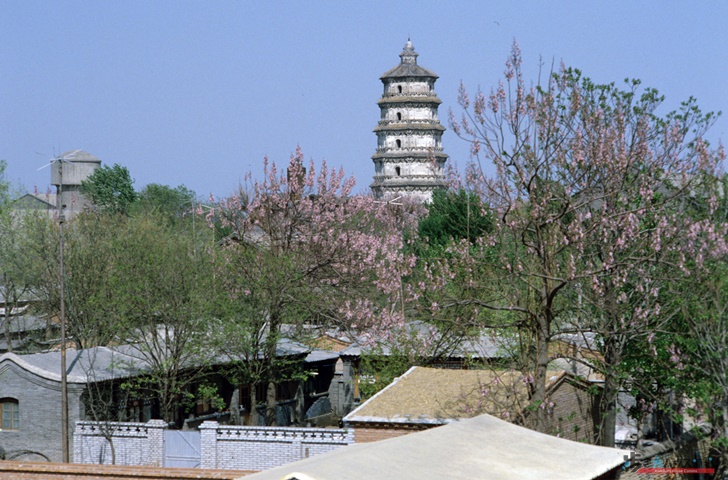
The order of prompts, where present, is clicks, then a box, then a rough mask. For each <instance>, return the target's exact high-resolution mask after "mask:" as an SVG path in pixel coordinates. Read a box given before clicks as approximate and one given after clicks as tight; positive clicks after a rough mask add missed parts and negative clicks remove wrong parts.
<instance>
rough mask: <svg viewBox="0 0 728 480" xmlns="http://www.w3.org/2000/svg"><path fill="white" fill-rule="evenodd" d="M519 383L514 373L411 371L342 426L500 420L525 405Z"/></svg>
mask: <svg viewBox="0 0 728 480" xmlns="http://www.w3.org/2000/svg"><path fill="white" fill-rule="evenodd" d="M522 378H523V376H522V374H521V373H520V372H516V371H495V370H452V369H439V368H425V367H412V368H410V369H409V370H408V371H407V372H406V373H405V374H404V375H402V376H401V377H399V378H397V379H395V380H394V381H393V382H392V383H390V384H389V385H388V386H387V387H386V388H384V389H383V390H382V391H380V392H379V393H377V394H376V395H375V396H373V397H372V398H370V399H369V400H367V401H366V402H364V403H363V404H362V405H360V406H359V407H358V408H357V409H355V410H353V411H352V412H351V413H349V415H347V416H346V417H344V422H349V423H357V422H367V423H369V422H373V423H380V422H382V423H385V422H386V423H407V424H443V423H449V422H452V421H453V420H456V419H460V418H470V417H473V416H475V415H478V414H480V413H483V412H487V413H490V414H492V415H497V416H501V415H503V414H504V413H505V412H509V411H512V410H513V408H514V406H515V407H516V408H517V410H518V411H521V410H522V409H523V408H524V407H525V406H526V405H527V404H528V390H527V388H526V384H525V383H524V382H523V380H522Z"/></svg>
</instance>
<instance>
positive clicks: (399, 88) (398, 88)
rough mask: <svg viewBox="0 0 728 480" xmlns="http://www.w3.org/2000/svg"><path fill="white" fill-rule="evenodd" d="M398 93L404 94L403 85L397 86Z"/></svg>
mask: <svg viewBox="0 0 728 480" xmlns="http://www.w3.org/2000/svg"><path fill="white" fill-rule="evenodd" d="M397 92H398V93H402V85H397Z"/></svg>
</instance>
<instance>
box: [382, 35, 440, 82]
mask: <svg viewBox="0 0 728 480" xmlns="http://www.w3.org/2000/svg"><path fill="white" fill-rule="evenodd" d="M399 56H400V58H401V59H402V61H401V63H400V64H399V65H397V66H396V67H394V68H392V69H391V70H388V71H387V72H386V73H384V75H382V76H381V77H380V78H381V79H382V80H384V79H385V78H401V77H430V78H438V77H437V75H436V74H435V73H434V72H431V71H429V70H427V69H426V68H422V67H420V66H419V65H417V57H418V53H417V52H415V47H414V46H413V45H412V42H410V41H409V40H407V43H406V44H405V46H404V49H403V50H402V53H400V54H399Z"/></svg>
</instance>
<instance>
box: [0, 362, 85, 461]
mask: <svg viewBox="0 0 728 480" xmlns="http://www.w3.org/2000/svg"><path fill="white" fill-rule="evenodd" d="M84 387H85V385H79V384H74V383H70V382H69V383H68V419H69V429H68V431H69V432H73V424H74V423H75V422H76V420H78V419H80V418H82V417H83V407H82V405H81V402H80V397H81V392H82V391H83V389H84ZM0 398H12V399H15V400H17V401H18V410H19V413H20V426H19V428H17V429H15V430H2V429H0V447H2V448H4V449H5V451H7V452H8V454H12V453H13V452H16V453H19V452H26V453H23V454H21V455H19V456H16V457H15V459H16V460H26V461H42V460H44V459H48V460H50V461H52V462H60V461H61V460H62V457H63V452H62V448H61V443H62V442H61V421H60V419H61V383H60V381H57V382H56V381H53V380H48V379H46V378H42V377H40V376H38V375H35V374H33V373H31V372H28V371H27V370H24V369H22V368H20V367H18V366H17V365H16V364H15V363H14V362H11V361H4V362H3V363H2V364H0ZM69 437H70V435H69ZM69 449H70V451H71V452H73V438H72V437H71V438H69Z"/></svg>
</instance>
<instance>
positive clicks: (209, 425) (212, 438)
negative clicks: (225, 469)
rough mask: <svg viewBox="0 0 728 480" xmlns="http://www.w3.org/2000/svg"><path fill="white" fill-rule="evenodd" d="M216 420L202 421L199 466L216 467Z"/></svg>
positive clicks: (217, 424) (217, 425)
mask: <svg viewBox="0 0 728 480" xmlns="http://www.w3.org/2000/svg"><path fill="white" fill-rule="evenodd" d="M219 426H220V424H219V423H217V422H211V421H209V420H208V421H205V422H202V425H200V426H199V427H197V428H198V430H200V468H218V467H217V428H218V427H219Z"/></svg>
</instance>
